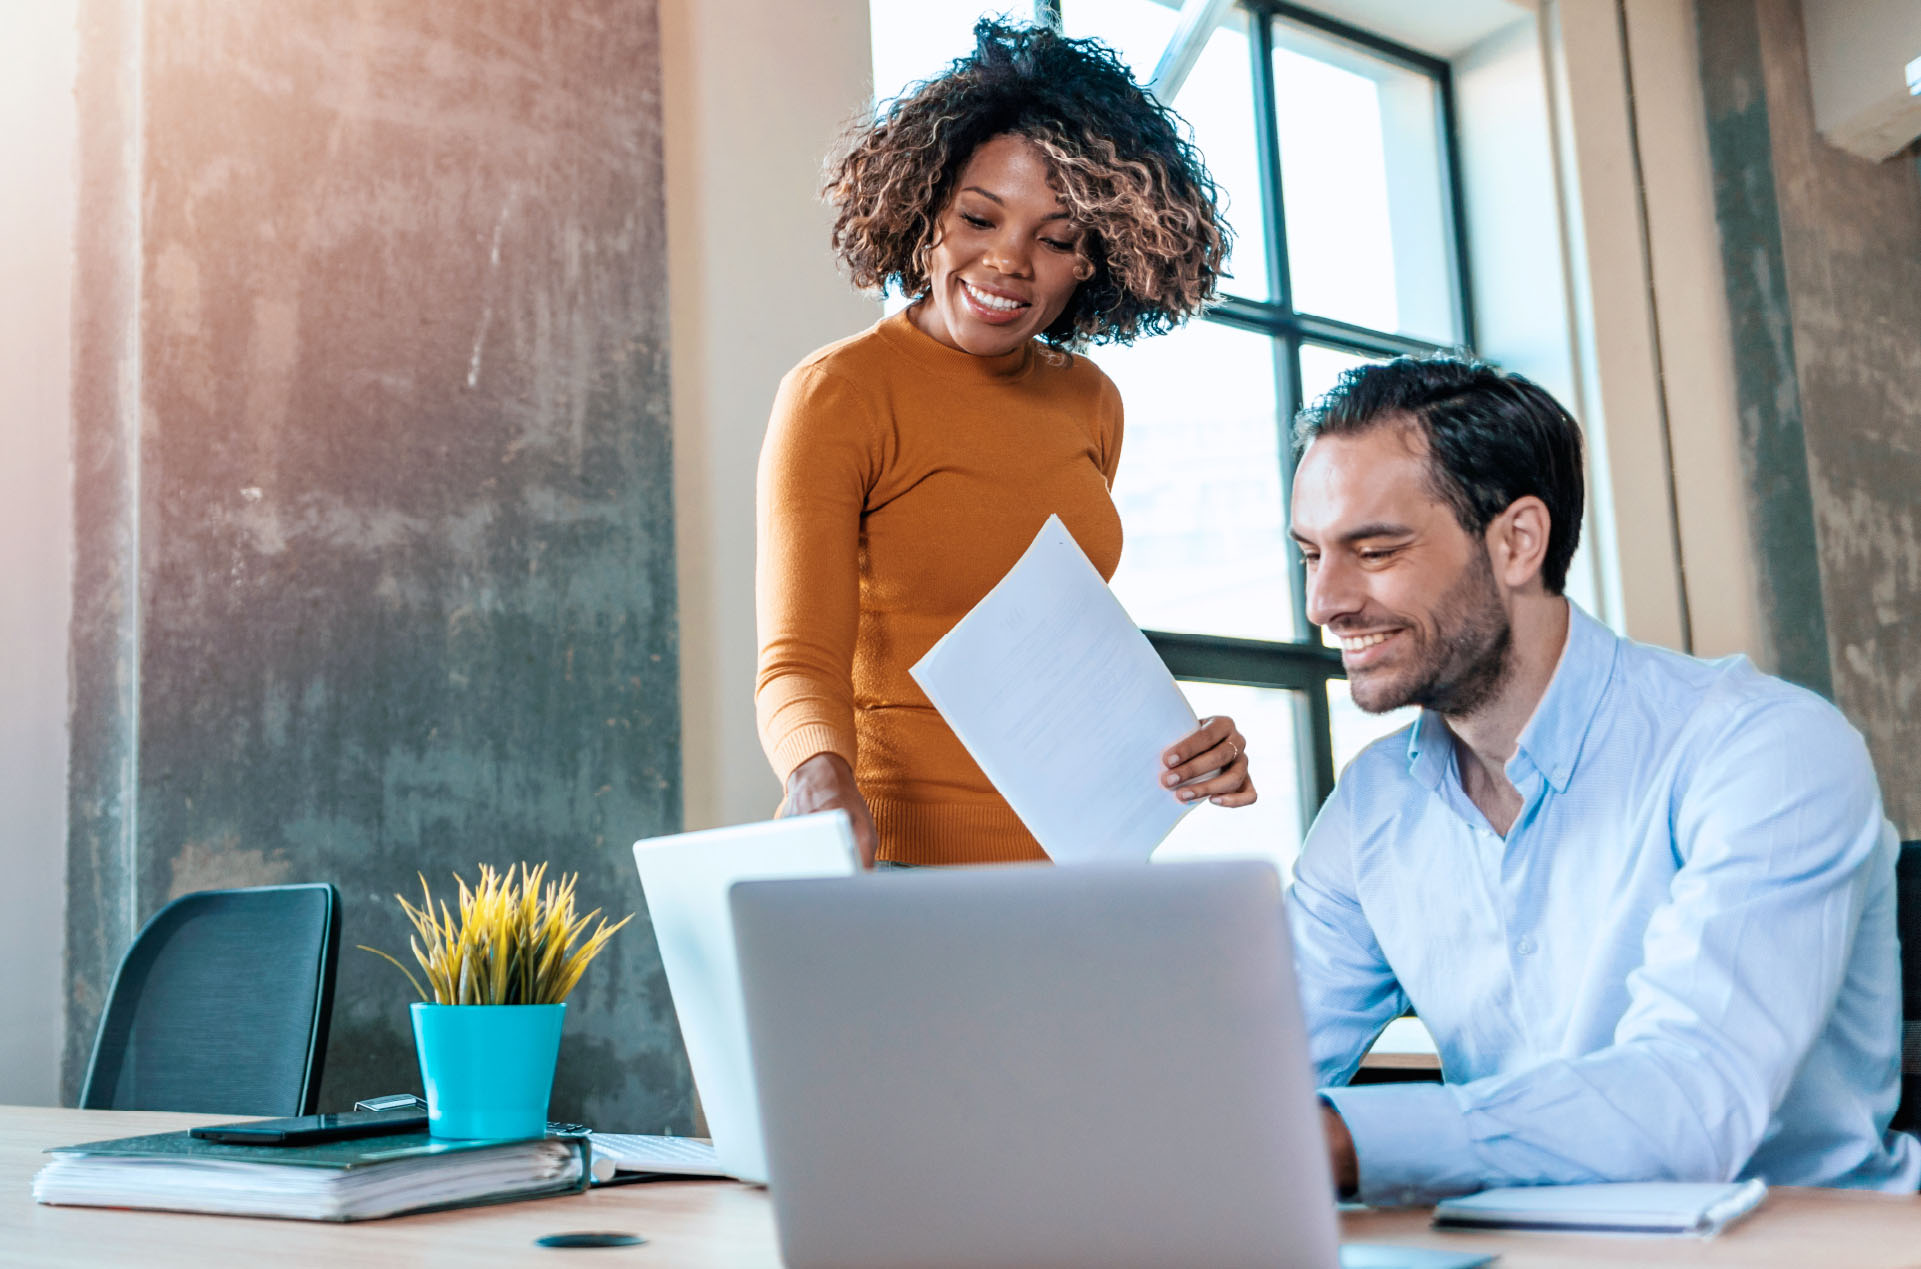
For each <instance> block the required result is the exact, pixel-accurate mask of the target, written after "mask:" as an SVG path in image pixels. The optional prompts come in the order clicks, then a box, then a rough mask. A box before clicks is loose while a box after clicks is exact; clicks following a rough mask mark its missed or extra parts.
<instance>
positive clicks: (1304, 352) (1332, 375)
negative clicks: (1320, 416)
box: [1301, 344, 1381, 406]
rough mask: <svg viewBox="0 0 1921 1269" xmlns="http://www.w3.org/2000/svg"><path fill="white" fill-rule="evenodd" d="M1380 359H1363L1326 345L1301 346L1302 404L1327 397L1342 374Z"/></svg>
mask: <svg viewBox="0 0 1921 1269" xmlns="http://www.w3.org/2000/svg"><path fill="white" fill-rule="evenodd" d="M1380 360H1381V359H1380V358H1379V357H1362V356H1359V355H1358V354H1355V353H1351V352H1347V351H1345V350H1343V349H1340V348H1329V347H1328V346H1327V345H1325V344H1302V345H1301V404H1302V405H1303V406H1310V405H1313V404H1314V403H1315V402H1316V401H1318V400H1320V399H1321V398H1322V397H1323V396H1326V395H1327V392H1328V390H1329V389H1330V388H1332V387H1333V386H1334V381H1335V380H1336V379H1339V378H1340V377H1341V372H1342V371H1345V370H1352V369H1353V368H1354V367H1356V366H1365V365H1367V364H1368V363H1369V362H1377V361H1380Z"/></svg>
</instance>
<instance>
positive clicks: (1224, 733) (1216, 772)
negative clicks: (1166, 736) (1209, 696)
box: [1161, 714, 1258, 806]
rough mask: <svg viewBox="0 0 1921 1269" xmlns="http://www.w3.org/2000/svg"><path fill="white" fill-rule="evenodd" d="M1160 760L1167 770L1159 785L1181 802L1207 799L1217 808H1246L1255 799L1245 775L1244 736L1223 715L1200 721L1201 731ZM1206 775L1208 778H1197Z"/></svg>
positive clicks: (1194, 733) (1182, 741)
mask: <svg viewBox="0 0 1921 1269" xmlns="http://www.w3.org/2000/svg"><path fill="white" fill-rule="evenodd" d="M1161 761H1162V762H1164V763H1166V764H1167V767H1168V771H1167V774H1166V775H1163V776H1162V777H1161V783H1162V784H1164V785H1166V786H1167V787H1168V788H1170V789H1174V790H1175V794H1174V796H1176V797H1178V798H1179V799H1180V800H1181V801H1183V802H1196V801H1199V800H1200V799H1201V798H1207V799H1208V800H1209V801H1211V802H1213V803H1214V805H1216V806H1247V805H1248V804H1250V803H1252V802H1253V801H1254V799H1255V798H1256V797H1257V796H1258V795H1257V794H1256V793H1255V792H1254V782H1253V781H1252V780H1250V779H1248V776H1247V737H1245V736H1243V735H1241V733H1240V732H1239V731H1238V730H1237V729H1236V728H1235V726H1234V720H1233V719H1231V718H1229V717H1227V716H1226V715H1225V714H1221V715H1217V716H1215V717H1213V718H1203V719H1202V720H1201V726H1200V730H1198V731H1196V732H1193V733H1191V734H1190V735H1188V736H1185V737H1183V738H1182V740H1181V741H1180V743H1179V744H1177V745H1175V746H1174V747H1173V748H1172V749H1169V750H1168V751H1167V752H1166V753H1164V754H1162V755H1161ZM1209 772H1213V774H1212V775H1211V776H1208V778H1207V779H1205V780H1202V779H1200V778H1199V777H1201V776H1204V775H1208V773H1209ZM1189 781H1193V783H1189Z"/></svg>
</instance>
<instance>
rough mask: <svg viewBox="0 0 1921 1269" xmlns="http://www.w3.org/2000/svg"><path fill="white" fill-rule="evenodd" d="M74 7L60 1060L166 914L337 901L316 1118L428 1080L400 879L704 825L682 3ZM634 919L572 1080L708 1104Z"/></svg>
mask: <svg viewBox="0 0 1921 1269" xmlns="http://www.w3.org/2000/svg"><path fill="white" fill-rule="evenodd" d="M86 17H87V21H86V24H85V26H84V27H83V36H82V41H81V50H82V55H81V74H80V90H79V100H80V104H81V130H80V144H81V181H82V184H81V194H80V200H81V201H80V207H81V215H80V223H81V225H82V226H83V237H82V240H81V245H80V269H79V272H78V275H77V291H76V302H77V304H78V308H79V315H80V320H79V323H78V327H77V330H78V336H77V344H76V357H77V371H78V373H77V375H76V379H75V382H76V386H77V388H78V389H79V391H78V392H77V395H76V402H75V411H76V434H77V443H76V455H77V475H76V486H75V505H76V508H77V512H76V523H77V529H78V536H77V540H76V559H77V568H76V580H75V598H74V604H75V619H74V642H73V657H74V673H75V705H74V710H75V712H74V723H75V726H74V741H73V775H72V809H71V818H72V827H71V830H70V832H71V838H70V841H71V864H72V873H71V889H70V897H71V903H70V908H69V914H68V951H69V964H68V982H69V988H70V993H71V999H72V1005H73V1007H72V1009H71V1011H70V1017H69V1025H68V1029H67V1040H68V1043H67V1067H66V1088H67V1091H68V1093H69V1094H71V1093H72V1092H73V1091H74V1089H75V1087H76V1085H77V1082H78V1077H79V1075H80V1072H81V1068H82V1065H83V1063H84V1060H85V1057H86V1054H87V1051H88V1048H89V1045H90V1042H91V1038H92V1025H93V1021H94V1018H95V1016H96V1014H97V1011H98V1008H99V1004H100V999H101V995H102V993H103V991H104V989H105V986H106V983H107V980H108V978H109V976H110V975H111V973H112V970H113V967H114V964H115V962H116V961H117V959H118V957H119V955H120V952H121V950H122V949H123V948H124V946H125V945H126V941H127V939H128V937H129V935H130V934H131V931H132V928H133V927H134V926H135V924H136V923H137V922H138V921H140V920H142V919H144V918H145V917H146V916H147V915H148V914H150V913H151V912H153V911H154V910H155V909H156V908H158V907H159V906H160V905H162V904H164V903H165V902H166V901H167V900H168V899H170V898H172V897H174V896H176V895H178V894H180V893H182V892H185V891H188V890H193V889H199V888H204V887H209V886H230V885H246V884H254V883H264V882H282V881H293V880H309V879H312V880H323V879H324V880H330V881H333V882H335V883H336V884H337V885H338V886H339V887H340V889H341V892H342V898H343V901H344V918H345V919H344V929H343V942H344V944H345V945H346V946H345V948H344V949H343V951H342V954H341V958H340V975H339V987H338V995H337V998H336V1004H335V1009H334V1027H333V1042H332V1045H331V1047H330V1050H329V1054H328V1058H327V1072H326V1075H327V1078H326V1083H325V1085H324V1086H323V1091H322V1104H323V1106H324V1107H326V1108H337V1107H342V1106H344V1105H346V1104H349V1103H351V1101H352V1100H353V1098H354V1097H356V1096H365V1095H367V1094H369V1093H370V1092H383V1091H395V1090H396V1089H402V1088H405V1087H407V1086H408V1085H409V1084H411V1083H413V1082H414V1078H415V1072H414V1062H413V1057H412V1046H411V1040H410V1037H409V1035H408V1029H407V1021H406V1010H405V1005H406V1002H407V1000H408V998H409V996H410V994H411V993H410V992H409V990H408V988H407V987H406V984H405V982H404V980H402V979H401V977H400V976H399V974H398V972H397V971H395V970H394V969H393V968H392V967H390V966H388V965H386V964H384V963H383V962H380V961H378V960H376V959H375V958H373V957H372V956H369V955H368V954H367V953H364V952H360V951H356V950H353V945H355V944H359V943H365V944H369V945H372V946H375V947H382V948H386V949H388V950H390V951H395V952H404V949H405V947H406V938H405V935H404V932H403V931H404V924H403V921H402V919H401V917H400V914H399V912H398V911H397V908H396V905H395V904H394V902H393V900H392V897H391V896H392V895H393V893H394V892H395V891H396V890H403V889H406V890H411V889H413V887H414V885H415V882H414V876H415V873H416V870H424V871H425V872H427V873H428V874H429V875H430V876H431V877H433V878H434V879H435V880H436V881H437V883H439V884H441V885H442V886H443V887H444V886H445V884H446V882H445V879H446V877H447V873H448V872H449V871H450V870H452V869H454V868H461V869H464V870H465V871H466V872H467V873H468V874H469V875H470V876H471V875H472V870H473V865H474V862H475V861H476V860H487V861H490V862H496V863H507V862H509V861H513V860H516V859H523V858H524V859H532V860H542V859H545V860H550V861H552V863H553V864H554V866H555V867H556V868H557V869H561V870H566V871H574V870H578V871H579V872H580V873H581V874H582V882H581V890H582V893H583V895H584V897H585V898H586V899H587V903H588V906H603V907H605V908H608V909H611V910H613V911H614V912H616V913H619V912H624V911H627V910H630V909H634V908H638V907H639V906H640V894H639V886H638V882H637V879H636V878H635V875H634V871H633V863H632V857H631V855H630V854H629V853H628V850H627V846H628V843H630V842H631V841H632V840H633V839H634V838H636V837H641V836H646V835H650V834H654V833H659V832H666V831H673V830H674V829H676V828H678V826H679V823H680V818H681V810H680V797H679V790H680V781H679V745H678V738H679V737H678V732H679V722H678V716H679V708H678V707H679V675H678V657H677V646H676V645H677V619H676V612H675V605H674V595H675V585H674V544H673V508H672V461H673V460H672V453H671V446H670V443H669V420H668V381H667V307H666V301H665V283H666V235H665V215H664V209H663V205H662V194H661V188H662V170H661V158H660V127H659V78H658V72H659V50H658V42H657V40H658V32H657V26H656V20H655V12H654V8H653V5H652V4H651V3H645V2H642V3H635V2H633V0H579V2H577V3H571V4H568V5H564V6H544V5H541V6H529V5H525V4H521V3H516V2H512V0H474V2H473V3H467V4H462V5H459V6H452V7H450V6H433V5H419V4H414V3H411V0H367V2H366V3H359V4H355V5H352V6H341V5H338V4H335V3H331V2H330V0H300V2H299V3H288V4H279V5H274V6H253V5H233V4H227V3H223V2H221V0H176V2H174V3H169V4H166V5H148V4H139V3H131V2H125V0H95V2H93V3H89V4H88V5H87V7H86ZM690 1094H691V1090H690V1087H689V1082H688V1078H687V1073H686V1068H685V1061H684V1058H683V1056H682V1054H681V1051H680V1047H679V1044H678V1041H677V1038H676V1036H675V1034H674V1030H673V1024H672V1020H671V1012H670V1008H669V1003H668V999H667V995H666V990H665V982H664V979H663V977H662V975H661V973H660V968H659V961H658V956H657V953H656V950H655V948H654V946H653V943H652V940H651V938H650V936H649V932H648V929H647V927H646V925H645V923H644V921H643V922H641V923H639V924H638V925H636V926H635V927H634V928H632V929H630V930H629V931H627V932H624V933H623V934H622V935H620V936H619V938H618V939H617V940H616V942H615V944H614V945H613V950H612V951H611V952H610V953H609V954H607V955H605V956H603V957H602V960H601V962H600V963H597V965H596V967H595V969H594V971H593V972H591V973H590V975H589V977H588V979H587V981H586V982H585V983H584V984H583V986H582V989H581V991H580V992H579V993H577V995H576V997H575V999H574V1001H573V1003H572V1005H571V1007H570V1017H569V1019H568V1028H567V1038H566V1041H565V1045H564V1047H563V1050H562V1058H561V1070H560V1076H559V1080H558V1083H557V1086H556V1091H555V1111H556V1113H557V1114H559V1115H561V1116H563V1117H581V1118H585V1119H587V1120H589V1121H590V1122H594V1123H597V1124H601V1125H606V1126H616V1125H617V1126H619V1127H622V1128H625V1129H628V1130H639V1131H661V1130H666V1129H680V1130H685V1129H686V1128H687V1127H688V1126H689V1125H690V1124H691V1122H692V1111H691V1095H690Z"/></svg>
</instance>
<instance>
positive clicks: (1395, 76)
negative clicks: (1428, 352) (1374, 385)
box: [1274, 18, 1459, 343]
mask: <svg viewBox="0 0 1921 1269" xmlns="http://www.w3.org/2000/svg"><path fill="white" fill-rule="evenodd" d="M1274 95H1275V110H1276V113H1277V116H1278V118H1277V120H1276V124H1277V127H1278V130H1279V133H1280V138H1281V186H1282V190H1283V196H1284V201H1285V206H1286V211H1287V238H1288V267H1289V272H1290V276H1291V278H1292V281H1293V288H1294V297H1293V298H1294V307H1295V308H1296V309H1298V310H1299V311H1301V312H1304V313H1313V314H1315V315H1317V316H1321V317H1332V318H1336V319H1338V320H1340V321H1344V322H1352V323H1354V324H1355V325H1357V326H1368V327H1372V328H1374V329H1376V330H1388V331H1399V332H1401V333H1404V334H1408V335H1414V336H1418V337H1420V338H1423V339H1431V340H1434V341H1436V342H1439V343H1453V342H1454V341H1456V340H1457V339H1458V338H1459V332H1458V331H1457V330H1456V328H1455V321H1454V284H1453V269H1452V267H1451V265H1450V261H1451V260H1452V258H1453V255H1452V253H1453V244H1452V239H1451V236H1450V233H1449V228H1448V226H1449V217H1448V211H1447V207H1448V204H1447V198H1446V188H1447V187H1446V182H1445V179H1444V168H1443V152H1442V144H1441V124H1440V100H1439V91H1438V89H1437V88H1436V85H1435V83H1434V81H1433V80H1432V79H1430V78H1429V77H1427V76H1426V75H1423V74H1420V73H1418V72H1416V71H1412V70H1408V69H1406V68H1405V67H1402V66H1399V65H1397V64H1395V63H1393V62H1389V61H1386V60H1384V59H1382V58H1380V57H1377V56H1375V55H1374V54H1372V53H1368V52H1365V51H1363V50H1361V49H1359V48H1357V47H1355V46H1352V45H1349V44H1346V43H1344V42H1342V41H1339V40H1335V39H1333V38H1331V37H1329V36H1326V35H1322V34H1320V33H1319V32H1316V31H1311V30H1309V29H1307V28H1305V27H1299V26H1295V25H1294V24H1292V23H1290V22H1287V21H1286V20H1284V19H1280V18H1277V19H1275V20H1274Z"/></svg>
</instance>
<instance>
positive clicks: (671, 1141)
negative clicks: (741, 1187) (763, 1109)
mask: <svg viewBox="0 0 1921 1269" xmlns="http://www.w3.org/2000/svg"><path fill="white" fill-rule="evenodd" d="M593 1139H594V1154H595V1156H596V1157H597V1158H602V1159H611V1160H613V1164H614V1168H615V1169H616V1170H617V1171H620V1172H669V1173H674V1174H677V1175H680V1176H726V1175H727V1173H725V1172H723V1171H722V1170H721V1168H720V1165H719V1163H718V1161H717V1160H716V1159H715V1157H714V1143H713V1142H711V1141H709V1140H707V1139H706V1138H705V1137H653V1136H647V1135H644V1134H638V1133H615V1132H597V1133H595V1134H594V1138H593Z"/></svg>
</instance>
